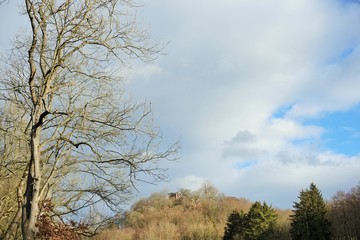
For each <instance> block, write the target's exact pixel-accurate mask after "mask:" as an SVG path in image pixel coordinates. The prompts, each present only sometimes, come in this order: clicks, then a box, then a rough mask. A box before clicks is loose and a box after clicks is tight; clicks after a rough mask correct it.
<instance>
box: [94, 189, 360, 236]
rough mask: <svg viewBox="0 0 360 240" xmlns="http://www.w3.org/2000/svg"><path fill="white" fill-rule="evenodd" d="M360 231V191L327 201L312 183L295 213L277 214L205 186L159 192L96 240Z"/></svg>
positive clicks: (297, 201) (296, 201)
mask: <svg viewBox="0 0 360 240" xmlns="http://www.w3.org/2000/svg"><path fill="white" fill-rule="evenodd" d="M314 199H317V201H318V202H316V201H315V200H314ZM322 207H323V208H322ZM304 214H305V215H306V214H307V215H308V216H307V218H304V217H303V215H304ZM304 219H306V220H304ZM317 224H318V225H317ZM359 226H360V185H357V186H355V187H353V188H352V189H350V190H349V191H346V192H345V191H339V192H337V193H336V194H335V195H334V196H333V197H332V198H331V199H329V200H324V199H323V198H322V195H321V192H320V190H319V189H318V188H317V186H316V185H315V184H314V183H311V184H310V187H309V188H308V189H305V190H301V191H300V194H299V199H294V206H293V209H278V208H273V207H272V206H271V205H270V204H268V203H266V202H260V201H256V202H251V201H250V200H248V199H246V198H236V197H230V196H225V195H224V194H222V193H220V192H219V191H218V190H217V189H216V188H215V187H214V186H213V185H211V184H209V183H205V184H204V185H203V186H202V187H201V188H200V189H198V190H196V191H190V190H187V189H180V190H179V191H178V192H177V195H176V196H175V195H174V194H169V193H168V192H166V191H164V192H157V193H153V194H152V195H151V196H149V197H147V198H143V199H141V200H139V201H138V202H136V203H135V204H134V205H133V206H132V207H131V209H130V210H129V211H127V212H126V213H124V214H123V215H122V216H121V217H119V218H118V219H117V220H115V221H114V222H113V223H112V224H111V225H110V226H109V227H108V229H106V230H103V231H102V232H101V233H100V234H99V235H98V236H97V237H96V239H97V240H105V239H110V240H111V239H140V240H142V239H149V240H151V239H157V240H161V239H164V240H165V239H182V240H202V239H203V240H207V239H224V240H227V239H246V240H248V239H349V240H350V239H360V229H359Z"/></svg>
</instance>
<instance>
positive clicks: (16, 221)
mask: <svg viewBox="0 0 360 240" xmlns="http://www.w3.org/2000/svg"><path fill="white" fill-rule="evenodd" d="M26 173H27V172H26V171H25V172H24V174H23V176H22V179H21V181H20V184H19V186H18V189H17V201H18V210H17V212H16V214H15V216H14V218H13V220H12V221H11V224H10V225H9V227H8V228H7V230H6V233H5V237H4V240H10V239H14V238H15V236H16V232H17V230H18V228H19V227H20V226H21V220H22V219H21V216H22V208H23V205H24V196H23V194H24V186H25V183H26V175H27V174H26Z"/></svg>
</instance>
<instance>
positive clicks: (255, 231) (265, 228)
mask: <svg viewBox="0 0 360 240" xmlns="http://www.w3.org/2000/svg"><path fill="white" fill-rule="evenodd" d="M276 219H277V215H276V213H275V210H274V209H273V208H272V207H271V206H269V205H267V204H266V203H265V202H264V203H263V204H261V203H260V202H255V203H254V204H253V205H252V206H251V208H250V210H249V212H248V213H247V214H244V213H243V212H240V213H239V212H237V211H233V212H232V213H231V214H230V215H229V217H228V222H227V225H226V227H225V235H224V238H223V240H242V239H246V240H263V239H271V236H272V233H273V230H274V227H275V224H276Z"/></svg>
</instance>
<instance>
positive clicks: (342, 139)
mask: <svg viewBox="0 0 360 240" xmlns="http://www.w3.org/2000/svg"><path fill="white" fill-rule="evenodd" d="M359 119H360V105H357V106H355V107H353V108H351V109H349V110H348V111H343V112H335V113H331V114H327V115H325V116H324V117H323V118H321V119H315V120H308V121H306V124H312V125H318V126H321V127H323V128H324V129H325V132H324V134H323V136H322V146H323V147H324V148H325V149H331V150H332V151H334V152H337V153H342V154H345V155H347V156H354V155H357V154H359V153H360V121H359Z"/></svg>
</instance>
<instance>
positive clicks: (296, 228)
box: [290, 183, 331, 240]
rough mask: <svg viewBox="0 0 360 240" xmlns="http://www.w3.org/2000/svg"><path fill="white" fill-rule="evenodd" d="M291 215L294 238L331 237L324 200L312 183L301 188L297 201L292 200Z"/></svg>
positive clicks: (325, 238) (296, 239)
mask: <svg viewBox="0 0 360 240" xmlns="http://www.w3.org/2000/svg"><path fill="white" fill-rule="evenodd" d="M293 212H294V214H293V215H292V216H291V218H292V223H291V230H290V231H291V235H292V238H293V239H294V240H305V239H306V240H328V239H331V231H330V230H331V229H330V222H329V221H328V219H327V210H326V206H325V201H324V199H323V197H322V195H321V192H320V190H319V189H318V188H317V186H316V185H315V184H314V183H311V184H310V187H309V189H305V190H302V191H301V192H300V196H299V202H294V210H293Z"/></svg>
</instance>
